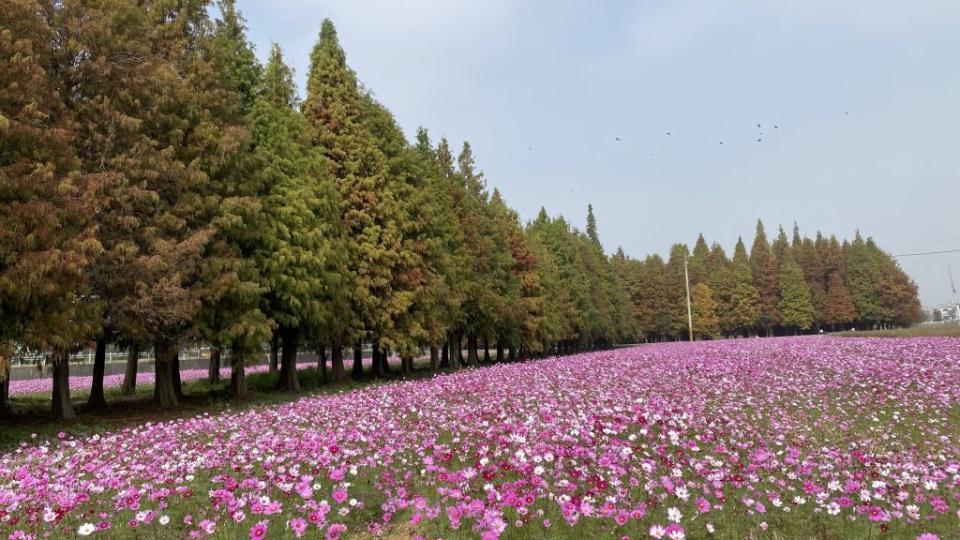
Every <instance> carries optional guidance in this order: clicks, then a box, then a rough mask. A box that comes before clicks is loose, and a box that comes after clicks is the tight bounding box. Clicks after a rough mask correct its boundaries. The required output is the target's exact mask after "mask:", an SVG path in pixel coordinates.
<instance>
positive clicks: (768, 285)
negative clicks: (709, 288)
mask: <svg viewBox="0 0 960 540" xmlns="http://www.w3.org/2000/svg"><path fill="white" fill-rule="evenodd" d="M750 270H751V273H752V274H753V285H754V287H756V289H757V292H758V293H759V294H760V315H759V316H758V317H757V324H758V326H759V327H760V328H761V329H762V330H763V331H764V332H766V333H767V334H768V335H769V334H770V332H771V330H772V328H773V327H774V326H776V325H777V324H779V322H780V313H779V311H778V310H777V304H778V302H779V301H780V284H779V266H777V260H776V258H775V257H774V253H773V252H771V250H770V244H769V243H767V235H766V232H764V229H763V223H762V222H761V221H760V220H757V233H756V236H755V237H754V239H753V247H751V248H750Z"/></svg>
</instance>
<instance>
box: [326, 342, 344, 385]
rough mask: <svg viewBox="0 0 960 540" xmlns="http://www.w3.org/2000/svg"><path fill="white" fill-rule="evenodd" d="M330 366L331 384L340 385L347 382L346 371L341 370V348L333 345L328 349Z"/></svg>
mask: <svg viewBox="0 0 960 540" xmlns="http://www.w3.org/2000/svg"><path fill="white" fill-rule="evenodd" d="M330 364H331V370H332V371H333V374H332V375H333V382H334V383H342V382H344V381H346V380H347V370H345V369H344V368H343V346H342V345H340V344H339V343H334V344H333V345H331V347H330Z"/></svg>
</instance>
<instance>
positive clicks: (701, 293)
mask: <svg viewBox="0 0 960 540" xmlns="http://www.w3.org/2000/svg"><path fill="white" fill-rule="evenodd" d="M690 305H691V309H692V314H693V335H694V337H695V338H697V339H704V338H707V339H710V338H716V337H720V317H719V316H718V314H717V309H718V305H717V302H716V301H715V300H714V299H713V292H712V291H711V290H710V287H709V286H708V285H707V284H706V283H702V282H701V283H697V284H696V285H694V286H693V287H692V288H691V289H690Z"/></svg>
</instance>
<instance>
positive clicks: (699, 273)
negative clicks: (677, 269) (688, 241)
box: [689, 233, 710, 287]
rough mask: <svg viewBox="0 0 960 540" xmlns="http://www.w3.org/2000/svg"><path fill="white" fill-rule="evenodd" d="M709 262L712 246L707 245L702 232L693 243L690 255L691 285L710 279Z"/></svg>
mask: <svg viewBox="0 0 960 540" xmlns="http://www.w3.org/2000/svg"><path fill="white" fill-rule="evenodd" d="M709 264H710V248H709V247H707V241H706V239H704V238H703V234H702V233H701V234H700V235H698V236H697V242H696V243H695V244H694V245H693V253H692V254H691V255H690V261H689V273H690V286H691V287H692V286H693V285H696V284H697V283H702V282H704V281H706V280H707V279H708V277H709V274H708V266H709Z"/></svg>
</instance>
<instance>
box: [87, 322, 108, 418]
mask: <svg viewBox="0 0 960 540" xmlns="http://www.w3.org/2000/svg"><path fill="white" fill-rule="evenodd" d="M106 369H107V338H106V337H104V336H100V337H99V338H97V350H96V352H95V353H94V355H93V383H92V384H91V385H90V397H89V398H87V407H89V408H91V409H100V408H103V407H106V406H107V399H106V398H105V397H104V395H103V374H104V372H105V371H106Z"/></svg>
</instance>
